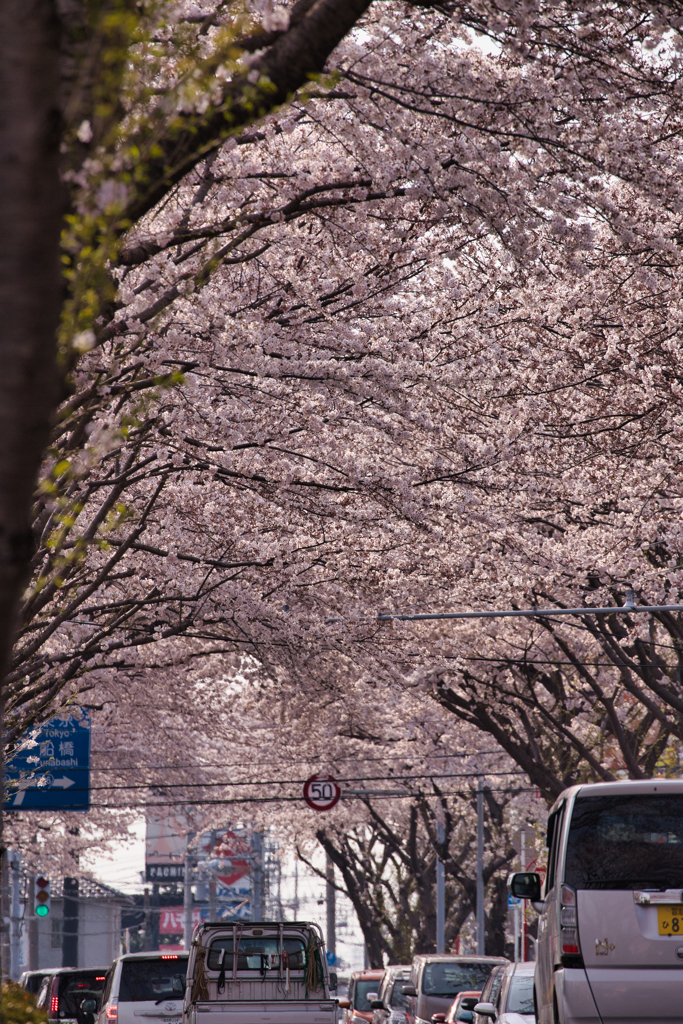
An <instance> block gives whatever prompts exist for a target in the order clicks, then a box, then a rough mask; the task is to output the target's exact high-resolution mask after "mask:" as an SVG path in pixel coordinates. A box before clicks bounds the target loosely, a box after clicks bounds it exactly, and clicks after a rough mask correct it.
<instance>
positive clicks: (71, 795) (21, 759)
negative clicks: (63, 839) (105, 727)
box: [4, 711, 90, 811]
mask: <svg viewBox="0 0 683 1024" xmlns="http://www.w3.org/2000/svg"><path fill="white" fill-rule="evenodd" d="M17 746H18V750H17V752H16V753H15V754H14V756H13V757H12V758H11V759H10V761H9V762H8V764H7V767H6V769H5V796H6V799H5V802H4V808H5V810H6V811H87V810H88V809H89V807H90V712H89V711H77V712H75V713H74V714H73V715H64V716H61V717H59V718H52V719H50V721H49V722H46V723H45V725H41V726H39V727H38V728H36V729H31V730H29V732H27V733H26V734H25V735H24V736H23V737H22V739H21V740H20V742H19V743H18V744H17Z"/></svg>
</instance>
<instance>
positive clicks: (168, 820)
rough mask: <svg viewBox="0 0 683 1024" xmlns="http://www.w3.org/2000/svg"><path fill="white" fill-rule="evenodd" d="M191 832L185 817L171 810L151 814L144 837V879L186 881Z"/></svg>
mask: <svg viewBox="0 0 683 1024" xmlns="http://www.w3.org/2000/svg"><path fill="white" fill-rule="evenodd" d="M189 833H190V828H189V823H188V820H187V818H186V817H185V815H183V814H181V813H178V812H177V811H173V810H172V809H171V808H168V810H166V809H164V810H160V811H159V812H158V813H155V814H149V815H148V817H147V834H146V837H145V876H146V878H147V881H148V882H177V881H182V880H183V879H184V877H185V853H186V851H187V839H188V835H189Z"/></svg>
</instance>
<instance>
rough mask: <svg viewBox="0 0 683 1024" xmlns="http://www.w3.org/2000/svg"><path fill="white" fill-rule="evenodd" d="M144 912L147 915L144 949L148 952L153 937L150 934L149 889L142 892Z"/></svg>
mask: <svg viewBox="0 0 683 1024" xmlns="http://www.w3.org/2000/svg"><path fill="white" fill-rule="evenodd" d="M142 910H143V913H144V915H145V924H144V928H145V939H144V942H143V944H142V948H143V949H144V950H145V951H147V950H148V949H151V948H152V936H151V934H150V933H151V931H152V920H151V918H152V912H151V909H150V904H149V889H147V888H145V889H143V890H142Z"/></svg>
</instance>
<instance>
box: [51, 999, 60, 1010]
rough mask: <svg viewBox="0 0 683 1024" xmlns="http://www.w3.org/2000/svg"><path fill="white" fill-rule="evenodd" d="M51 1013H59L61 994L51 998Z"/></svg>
mask: <svg viewBox="0 0 683 1024" xmlns="http://www.w3.org/2000/svg"><path fill="white" fill-rule="evenodd" d="M50 1013H59V996H52V998H51V999H50Z"/></svg>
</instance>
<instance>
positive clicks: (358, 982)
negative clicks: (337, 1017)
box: [339, 969, 384, 1024]
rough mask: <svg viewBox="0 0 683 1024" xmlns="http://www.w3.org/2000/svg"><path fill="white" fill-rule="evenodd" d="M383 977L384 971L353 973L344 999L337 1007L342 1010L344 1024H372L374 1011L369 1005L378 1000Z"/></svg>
mask: <svg viewBox="0 0 683 1024" xmlns="http://www.w3.org/2000/svg"><path fill="white" fill-rule="evenodd" d="M383 977H384V971H381V970H377V969H371V970H368V971H354V973H353V974H352V975H351V979H350V981H349V991H348V995H347V997H346V999H340V1000H339V1006H340V1007H341V1009H343V1010H344V1016H343V1021H344V1024H351V1022H352V1021H353V1020H355V1021H356V1024H372V1018H373V1013H374V1010H373V1009H372V1006H371V1005H370V1004H371V1002H373V1001H376V1000H378V999H379V989H380V983H381V981H382V978H383ZM369 996H371V997H372V998H371V999H370V998H368V997H369Z"/></svg>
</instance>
